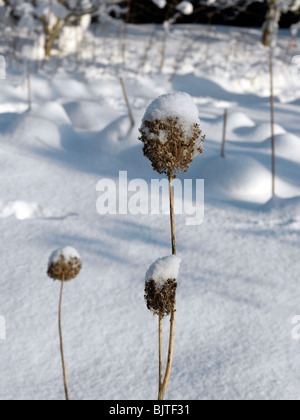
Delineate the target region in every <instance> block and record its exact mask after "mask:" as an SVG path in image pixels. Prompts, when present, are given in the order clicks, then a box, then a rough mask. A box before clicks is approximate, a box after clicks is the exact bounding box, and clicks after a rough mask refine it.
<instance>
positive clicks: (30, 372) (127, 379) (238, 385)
mask: <svg viewBox="0 0 300 420" xmlns="http://www.w3.org/2000/svg"><path fill="white" fill-rule="evenodd" d="M154 29H155V31H154ZM207 31H208V28H207V26H202V25H196V26H185V25H178V26H176V25H175V26H174V27H173V26H172V28H171V30H170V34H169V37H168V42H167V49H166V61H165V67H164V69H163V71H160V69H159V67H160V46H161V40H162V39H163V29H161V30H160V29H158V28H155V27H154V26H152V25H149V26H148V25H139V26H129V30H128V37H127V53H126V63H127V64H126V66H125V69H124V72H123V73H124V80H125V83H126V88H127V91H128V98H129V101H130V104H131V106H132V112H133V116H134V119H135V121H136V125H135V127H134V129H133V130H132V131H130V132H129V128H130V120H129V118H128V110H127V107H126V103H125V101H124V97H123V93H122V89H121V86H120V81H119V77H118V72H117V70H118V69H119V68H120V66H122V67H123V61H122V57H121V55H120V44H119V38H118V36H117V35H118V28H115V27H111V26H110V25H109V24H108V25H107V37H106V50H105V43H104V37H103V36H102V35H103V34H102V32H101V30H100V31H99V33H98V37H97V39H96V46H95V47H96V57H95V64H93V63H94V56H91V53H92V51H93V48H84V49H83V50H82V57H75V58H74V57H72V56H71V57H69V58H68V57H62V59H61V60H57V58H60V57H54V59H53V60H50V61H47V62H46V63H45V66H44V69H41V68H40V69H39V71H38V72H36V71H35V66H34V63H33V65H32V74H31V86H32V111H30V112H28V111H27V89H26V87H27V84H26V74H25V71H24V70H25V68H26V63H25V62H23V61H22V60H18V61H17V62H15V60H14V59H13V57H11V58H10V59H9V60H7V64H8V66H7V75H6V76H7V78H6V80H0V88H1V89H0V167H1V176H0V203H1V204H0V216H1V217H0V233H1V241H0V255H1V263H0V267H1V277H0V286H1V287H0V316H2V317H5V320H6V326H7V331H6V340H2V341H1V340H0V355H1V373H0V399H1V400H10V399H13V400H21V399H25V400H32V399H33V400H44V399H46V400H56V399H59V400H60V399H63V398H64V388H63V380H62V370H61V358H60V349H59V335H58V328H57V317H58V314H57V308H58V302H59V292H60V290H59V287H58V285H57V284H56V283H55V282H49V281H46V279H47V277H46V269H47V264H48V257H49V254H50V253H51V251H52V250H53V249H61V248H63V247H64V246H65V245H66V244H70V246H72V247H74V248H75V249H77V250H78V251H79V252H80V255H81V257H82V261H84V269H83V270H82V272H81V274H80V276H81V279H82V281H79V282H71V283H68V284H66V288H65V292H64V301H63V332H64V345H65V357H66V364H67V373H68V383H69V389H70V397H71V399H72V400H77V399H78V400H84V399H86V400H92V399H106V400H109V399H113V400H119V399H121V400H122V399H125V400H134V399H138V400H143V399H155V398H157V374H156V372H157V370H158V349H157V347H158V346H157V341H158V340H157V322H156V320H155V319H154V317H153V315H152V314H151V313H150V312H149V311H147V308H146V304H145V301H144V280H145V272H146V270H147V267H149V264H150V262H151V261H154V260H155V259H157V258H160V257H161V256H164V255H169V254H170V252H171V245H170V222H169V215H168V214H161V215H145V214H139V215H131V214H128V215H106V216H100V215H99V214H97V211H96V201H97V198H98V196H99V195H98V194H99V193H98V192H96V185H97V183H98V182H99V180H102V179H107V178H108V179H109V180H112V181H114V182H115V185H116V186H118V182H119V171H120V170H121V171H128V181H129V182H130V181H132V180H136V179H142V180H144V181H145V182H146V184H147V185H148V187H149V189H150V187H151V182H152V180H153V178H154V179H157V178H158V175H157V174H156V173H154V172H153V170H152V168H151V164H150V163H149V162H148V160H147V159H146V158H145V157H144V156H143V152H142V144H141V143H140V142H139V141H138V137H139V131H138V127H139V125H140V121H141V120H142V118H143V115H144V113H145V110H146V108H147V106H148V105H149V103H151V102H152V101H153V100H154V99H155V98H156V97H158V96H161V95H165V94H168V93H170V92H178V91H182V92H186V93H188V94H190V95H191V97H192V99H193V102H194V103H195V105H196V108H197V109H198V113H199V115H200V116H201V128H202V129H203V133H205V134H206V135H207V138H206V141H205V152H204V154H203V155H201V156H200V155H199V156H197V157H196V158H195V160H194V163H193V164H192V166H191V168H190V170H189V172H188V173H187V174H185V175H184V176H182V177H181V178H180V179H181V180H182V181H184V180H185V179H189V180H192V181H193V182H194V185H195V180H196V179H204V180H205V219H204V223H203V224H202V225H201V226H193V227H190V226H186V217H185V215H177V216H176V218H175V219H176V220H175V222H176V241H177V251H178V255H180V256H181V257H182V264H181V268H180V283H179V287H178V294H177V308H176V309H177V310H176V329H175V342H174V357H173V367H172V372H171V378H170V382H169V385H168V388H167V392H166V399H167V400H173V399H174V400H181V399H183V400H189V399H196V400H218V399H220V400H232V399H233V400H240V399H242V400H244V399H246V400H255V399H259V400H282V399H287V400H294V399H296V400H299V399H300V395H299V389H300V357H299V346H300V342H299V341H297V340H294V339H293V338H292V329H293V328H294V325H293V324H292V319H293V317H294V316H295V315H299V314H300V299H299V273H300V259H299V250H300V245H299V244H300V176H299V169H300V158H299V157H300V119H299V115H300V78H297V77H294V76H293V74H294V73H295V71H294V70H295V69H294V67H293V64H292V59H291V55H299V51H300V44H299V38H297V39H296V40H295V43H296V47H295V46H293V45H294V44H293V45H291V43H290V32H289V31H285V30H283V31H280V36H279V39H278V48H277V49H276V51H275V55H276V56H275V60H274V63H275V66H274V75H275V120H276V130H275V131H276V139H275V140H276V197H275V198H273V199H272V196H271V187H272V182H271V129H270V100H269V85H270V84H269V73H268V54H267V53H266V50H265V49H263V48H261V47H259V44H258V42H259V38H260V35H261V31H260V30H259V29H248V28H243V29H240V28H230V27H226V28H225V27H218V28H215V27H211V28H210V31H209V33H208V32H207ZM152 34H154V35H152ZM89 35H90V36H91V38H88V39H87V42H88V41H89V39H90V41H91V42H93V38H92V34H89ZM108 35H109V36H108ZM151 35H152V36H153V37H154V42H153V45H152V47H151V48H150V49H149V52H148V60H147V61H146V64H145V66H144V72H143V73H142V69H141V63H142V61H143V58H144V55H145V45H146V44H147V42H148V41H149V39H150V37H151ZM208 36H209V39H210V42H209V49H208V45H207V37H208ZM3 45H4V40H3V42H2V43H1V45H0V54H2V55H4V53H5V51H6V49H5V48H4V47H3ZM91 45H92V46H93V45H94V44H91ZM1 48H2V49H1ZM18 50H19V48H18ZM105 51H106V52H105ZM288 51H290V54H291V55H289V52H288ZM88 54H90V55H88ZM283 57H287V59H286V61H285V62H283ZM73 58H74V61H72V60H73ZM85 60H86V61H85ZM11 61H12V62H13V64H10V62H11ZM178 63H180V66H179V67H178ZM57 66H58V67H57ZM175 70H176V71H175ZM224 104H231V106H230V110H229V114H228V130H227V134H226V150H225V158H224V159H222V158H221V157H220V152H221V140H222V131H223V113H224V109H223V106H224ZM195 115H196V111H195ZM197 116H198V114H197ZM125 190H126V189H124V188H123V189H122V190H121V192H120V195H125V194H126V191H125ZM193 192H194V193H195V187H194V189H193ZM128 194H129V197H131V194H132V192H129V193H128ZM144 194H146V196H144ZM140 195H141V200H143V199H145V198H146V199H147V200H148V192H147V193H140ZM177 199H178V197H177ZM20 216H21V217H20ZM1 319H2V318H1ZM168 326H169V320H168V319H166V320H165V321H164V331H168ZM167 345H168V337H167V334H165V335H164V348H165V349H166V348H167ZM166 357H167V356H166V355H165V359H166ZM164 362H166V360H164ZM137 378H138V380H137Z"/></svg>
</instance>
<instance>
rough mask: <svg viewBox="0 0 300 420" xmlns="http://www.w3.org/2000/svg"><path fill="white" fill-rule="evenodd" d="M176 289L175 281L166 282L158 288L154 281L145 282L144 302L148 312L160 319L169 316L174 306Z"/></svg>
mask: <svg viewBox="0 0 300 420" xmlns="http://www.w3.org/2000/svg"><path fill="white" fill-rule="evenodd" d="M176 289H177V282H176V280H175V279H173V280H172V279H169V280H167V281H166V282H165V283H164V285H163V286H162V287H158V285H157V283H156V282H155V281H154V280H149V281H146V284H145V300H146V303H147V308H148V309H149V311H151V312H153V314H154V315H159V316H161V317H165V316H167V315H170V313H171V312H172V311H173V309H174V307H175V304H176Z"/></svg>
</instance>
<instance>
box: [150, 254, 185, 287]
mask: <svg viewBox="0 0 300 420" xmlns="http://www.w3.org/2000/svg"><path fill="white" fill-rule="evenodd" d="M181 262H182V259H181V258H179V257H177V256H176V255H170V256H168V257H163V258H159V259H158V260H156V261H155V262H154V263H153V264H152V265H151V266H150V268H149V270H148V271H147V273H146V282H148V281H150V280H154V281H155V283H156V286H157V288H158V289H161V288H162V287H163V285H164V284H165V282H166V281H168V280H176V279H177V278H178V274H179V269H180V264H181Z"/></svg>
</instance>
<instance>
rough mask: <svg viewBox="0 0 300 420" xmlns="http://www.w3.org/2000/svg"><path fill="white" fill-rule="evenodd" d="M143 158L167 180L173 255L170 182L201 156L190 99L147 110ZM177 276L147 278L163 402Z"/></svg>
mask: <svg viewBox="0 0 300 420" xmlns="http://www.w3.org/2000/svg"><path fill="white" fill-rule="evenodd" d="M140 133H141V137H140V140H141V141H142V142H143V143H144V148H143V151H144V155H145V156H146V157H147V158H148V159H149V160H150V161H151V163H152V167H153V169H154V170H155V171H156V172H158V173H159V174H165V175H167V177H168V180H169V191H170V221H171V242H172V255H173V256H175V255H176V235H175V217H174V193H173V185H172V182H173V179H175V178H177V176H178V175H180V174H182V173H183V172H187V170H188V169H189V167H190V165H191V163H192V162H193V160H194V158H195V156H196V155H197V154H199V153H203V141H204V139H205V137H204V136H202V131H201V129H200V121H199V112H198V108H197V107H196V105H195V104H194V102H193V100H192V98H191V97H190V96H189V95H188V94H186V93H182V92H177V93H173V94H169V95H163V96H160V97H159V98H157V99H156V100H155V101H154V102H153V103H152V104H151V105H150V106H149V107H148V109H147V111H146V113H145V116H144V118H143V121H142V126H141V128H140ZM176 288H177V283H176V276H175V277H172V276H169V277H165V278H164V282H163V285H160V287H157V283H156V281H155V279H154V278H151V277H150V278H147V279H146V287H145V298H146V301H147V306H148V309H150V310H151V311H152V312H153V313H154V314H156V315H158V317H159V396H158V399H159V400H163V399H164V395H165V392H166V388H167V385H168V382H169V378H170V374H171V367H172V358H173V347H174V332H175V312H176ZM169 314H170V315H171V322H170V338H169V352H168V362H167V367H166V371H165V375H164V376H163V373H162V319H163V317H164V316H166V315H169Z"/></svg>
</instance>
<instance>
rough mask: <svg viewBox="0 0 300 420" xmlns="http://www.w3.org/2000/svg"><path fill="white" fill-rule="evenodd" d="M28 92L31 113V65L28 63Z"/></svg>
mask: <svg viewBox="0 0 300 420" xmlns="http://www.w3.org/2000/svg"><path fill="white" fill-rule="evenodd" d="M27 92H28V111H31V65H30V61H29V60H28V61H27Z"/></svg>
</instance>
